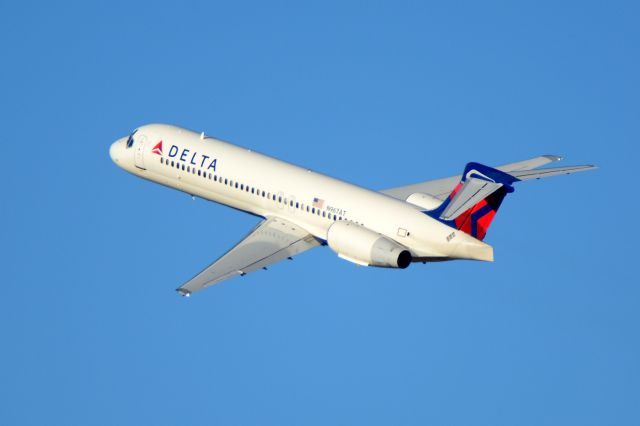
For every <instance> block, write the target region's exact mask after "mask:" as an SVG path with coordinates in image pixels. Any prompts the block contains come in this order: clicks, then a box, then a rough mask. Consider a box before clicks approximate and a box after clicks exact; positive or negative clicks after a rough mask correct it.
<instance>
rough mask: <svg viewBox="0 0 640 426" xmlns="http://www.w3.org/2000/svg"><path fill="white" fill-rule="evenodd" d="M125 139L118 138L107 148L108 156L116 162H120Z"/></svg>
mask: <svg viewBox="0 0 640 426" xmlns="http://www.w3.org/2000/svg"><path fill="white" fill-rule="evenodd" d="M125 140H126V138H121V139H118V140H117V141H115V142H114V143H112V144H111V147H110V148H109V156H110V157H111V160H112V161H113V162H114V163H116V164H118V163H119V162H121V161H122V159H123V155H122V154H123V152H124V149H125V148H124V144H125Z"/></svg>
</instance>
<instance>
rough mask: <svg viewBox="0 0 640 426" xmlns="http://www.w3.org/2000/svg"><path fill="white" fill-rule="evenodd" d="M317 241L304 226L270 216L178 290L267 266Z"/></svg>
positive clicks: (197, 287) (190, 289)
mask: <svg viewBox="0 0 640 426" xmlns="http://www.w3.org/2000/svg"><path fill="white" fill-rule="evenodd" d="M318 245H320V242H319V241H318V240H316V239H315V237H313V235H311V234H310V233H309V232H307V231H306V230H305V229H303V228H301V227H299V226H298V225H295V224H293V223H291V222H289V221H287V220H284V219H281V218H277V217H272V218H269V219H267V220H265V221H263V222H261V223H260V224H259V225H258V226H256V227H255V228H254V229H253V230H252V231H251V232H250V233H249V234H248V235H247V236H246V237H245V238H244V239H243V240H242V241H240V242H239V243H238V244H237V245H236V246H235V247H233V248H232V249H231V250H229V251H228V252H227V253H225V254H224V255H223V256H222V257H220V258H219V259H218V260H216V261H215V262H214V263H212V264H211V265H209V266H208V267H207V268H206V269H205V270H204V271H202V272H200V273H199V274H198V275H196V276H195V277H193V278H192V279H191V280H189V281H187V282H186V283H185V284H183V285H182V286H181V287H179V288H178V289H177V291H178V292H179V293H180V294H182V295H183V296H188V295H190V294H191V293H194V292H196V291H199V290H202V289H203V288H206V287H209V286H211V285H213V284H217V283H219V282H222V281H224V280H227V279H229V278H233V277H235V276H238V275H241V276H242V275H245V274H248V273H250V272H254V271H257V270H260V269H262V268H266V267H267V266H269V265H272V264H274V263H277V262H279V261H281V260H284V259H287V258H290V257H292V256H295V255H296V254H299V253H301V252H303V251H305V250H308V249H310V248H313V247H316V246H318Z"/></svg>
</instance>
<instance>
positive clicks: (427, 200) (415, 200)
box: [406, 192, 442, 210]
mask: <svg viewBox="0 0 640 426" xmlns="http://www.w3.org/2000/svg"><path fill="white" fill-rule="evenodd" d="M406 201H407V203H410V204H413V205H414V206H418V207H422V208H423V209H426V210H433V209H436V208H438V207H440V205H441V204H442V200H439V199H437V198H436V197H433V196H431V195H429V194H423V193H421V192H414V193H413V194H411V195H409V196H408V197H407V200H406Z"/></svg>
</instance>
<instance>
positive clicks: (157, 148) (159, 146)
mask: <svg viewBox="0 0 640 426" xmlns="http://www.w3.org/2000/svg"><path fill="white" fill-rule="evenodd" d="M151 152H152V153H153V154H156V155H162V141H160V142H158V143H157V144H156V146H154V147H153V148H152V149H151Z"/></svg>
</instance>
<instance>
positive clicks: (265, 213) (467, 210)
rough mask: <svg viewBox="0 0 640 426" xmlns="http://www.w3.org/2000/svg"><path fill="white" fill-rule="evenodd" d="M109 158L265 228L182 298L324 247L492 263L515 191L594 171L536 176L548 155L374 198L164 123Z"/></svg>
mask: <svg viewBox="0 0 640 426" xmlns="http://www.w3.org/2000/svg"><path fill="white" fill-rule="evenodd" d="M109 154H110V156H111V159H112V160H113V161H114V162H115V164H116V165H117V166H118V167H120V168H122V169H124V170H125V171H127V172H129V173H131V174H133V175H135V176H138V177H141V178H143V179H147V180H150V181H152V182H156V183H159V184H161V185H164V186H167V187H169V188H174V189H177V190H179V191H183V192H185V193H187V194H190V195H191V196H192V197H195V196H197V197H201V198H203V199H205V200H210V201H214V202H217V203H220V204H223V205H226V206H229V207H232V208H234V209H237V210H241V211H244V212H247V213H250V214H252V215H255V216H258V217H260V218H261V219H262V220H261V222H260V223H258V225H257V226H256V227H255V228H254V229H252V230H251V231H250V232H249V234H248V235H247V236H245V237H244V239H242V240H241V241H240V242H239V243H238V244H237V245H236V246H235V247H233V248H232V249H231V250H229V251H228V252H227V253H225V254H224V255H223V256H222V257H220V258H219V259H218V260H216V261H215V262H213V263H212V264H211V265H209V266H208V267H207V268H205V269H204V270H203V271H202V272H200V273H199V274H197V275H196V276H195V277H193V278H192V279H190V280H188V281H186V282H185V283H184V284H183V285H181V286H180V287H178V288H177V289H176V291H177V292H178V293H179V294H180V295H182V296H187V297H188V296H190V295H191V294H193V293H195V292H196V291H199V290H202V289H204V288H206V287H209V286H211V285H213V284H217V283H220V282H222V281H225V280H227V279H229V278H232V277H236V276H244V275H246V274H248V273H250V272H254V271H258V270H260V269H265V270H266V269H267V267H269V266H271V265H273V264H275V263H277V262H279V261H281V260H285V259H291V258H292V257H293V256H295V255H297V254H299V253H302V252H304V251H306V250H309V249H311V248H314V247H318V246H324V245H328V246H329V248H331V250H333V251H334V252H335V253H336V254H337V255H338V256H339V257H340V258H342V259H344V260H347V261H350V262H353V263H355V264H357V265H363V266H375V267H382V268H398V269H404V268H407V267H408V266H409V265H410V264H411V263H416V262H422V263H426V262H437V261H448V260H456V259H470V260H481V261H493V259H494V257H493V247H492V246H490V245H489V244H487V243H485V242H483V240H484V238H485V236H486V233H487V230H488V229H489V226H490V225H491V222H492V220H493V219H494V217H495V214H496V212H497V211H498V208H499V207H500V205H501V203H502V201H503V199H504V198H505V196H506V195H507V194H509V193H511V192H513V190H514V188H513V185H514V184H515V183H516V182H520V181H525V180H530V179H540V178H546V177H549V176H555V175H560V174H570V173H575V172H581V171H585V170H590V169H594V168H595V166H593V165H581V166H568V167H553V168H540V167H541V166H544V165H546V164H549V163H552V162H555V161H558V160H561V157H558V156H555V155H542V156H539V157H535V158H531V159H528V160H523V161H518V162H515V163H509V164H504V165H501V166H497V167H489V166H486V165H483V164H480V163H475V162H471V163H468V164H467V165H466V167H465V168H464V171H463V173H462V175H457V176H451V177H446V178H442V179H436V180H430V181H426V182H420V183H415V184H412V185H408V186H403V187H398V188H390V189H384V190H381V191H373V190H370V189H367V188H364V187H361V186H358V185H355V184H352V183H349V182H345V181H343V180H339V179H336V178H333V177H330V176H327V175H323V174H321V173H318V172H316V171H312V170H310V169H306V168H303V167H299V166H296V165H293V164H290V163H287V162H284V161H281V160H279V159H276V158H273V157H269V156H266V155H263V154H260V153H257V152H254V151H252V150H250V149H246V148H242V147H239V146H236V145H233V144H231V143H228V142H224V141H222V140H220V139H217V138H213V137H210V136H207V135H206V134H205V133H204V132H202V133H198V132H195V131H192V130H188V129H185V128H181V127H176V126H172V125H167V124H149V125H145V126H142V127H139V128H137V129H136V130H134V131H133V132H132V133H131V134H129V135H128V136H125V137H123V138H121V139H118V140H117V141H116V142H114V143H113V144H112V145H111V147H110V149H109Z"/></svg>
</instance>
